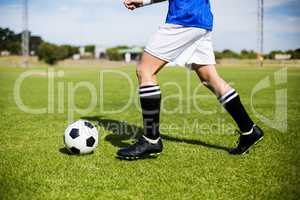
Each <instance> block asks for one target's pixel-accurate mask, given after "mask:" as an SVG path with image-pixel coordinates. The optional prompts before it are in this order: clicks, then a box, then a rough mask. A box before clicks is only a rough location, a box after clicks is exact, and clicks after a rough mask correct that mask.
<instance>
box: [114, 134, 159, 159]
mask: <svg viewBox="0 0 300 200" xmlns="http://www.w3.org/2000/svg"><path fill="white" fill-rule="evenodd" d="M162 150H163V144H162V141H161V139H160V138H159V139H157V140H156V141H154V140H150V139H148V138H146V137H145V136H143V137H141V138H140V139H139V140H138V141H137V142H136V143H135V144H133V145H130V146H129V147H126V148H123V149H120V150H119V151H118V152H117V157H118V158H121V159H126V160H135V159H141V158H147V157H157V156H158V155H159V154H160V153H161V152H162Z"/></svg>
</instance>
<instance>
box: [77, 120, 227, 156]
mask: <svg viewBox="0 0 300 200" xmlns="http://www.w3.org/2000/svg"><path fill="white" fill-rule="evenodd" d="M82 119H86V120H89V121H92V122H95V123H97V125H98V126H100V127H103V128H104V129H105V130H107V131H111V132H112V134H110V135H107V136H106V137H105V140H106V141H108V142H110V143H111V144H112V145H114V146H116V147H126V146H128V145H129V144H128V142H127V141H128V140H129V139H137V138H139V137H140V136H141V135H143V131H144V130H143V128H141V127H139V126H136V125H134V124H128V123H127V122H123V121H118V120H113V119H106V118H104V117H102V116H86V117H82ZM161 137H162V138H163V139H164V140H167V141H171V142H178V143H186V144H191V145H200V146H204V147H207V148H213V149H217V150H223V151H228V150H229V148H228V147H224V146H220V145H216V144H210V143H207V142H204V141H201V140H194V139H188V138H179V137H174V136H169V135H165V134H161Z"/></svg>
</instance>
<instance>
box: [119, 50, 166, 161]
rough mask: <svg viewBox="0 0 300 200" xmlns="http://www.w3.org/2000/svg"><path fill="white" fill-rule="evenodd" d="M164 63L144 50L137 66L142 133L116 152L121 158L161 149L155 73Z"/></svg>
mask: <svg viewBox="0 0 300 200" xmlns="http://www.w3.org/2000/svg"><path fill="white" fill-rule="evenodd" d="M166 63H167V62H166V61H164V60H161V59H158V58H156V57H154V56H152V55H150V54H149V53H147V52H145V53H144V54H143V56H142V59H141V62H140V64H139V65H138V66H137V77H138V81H139V85H140V87H139V95H140V103H141V108H142V115H143V122H144V134H143V136H142V137H141V138H139V140H138V142H137V143H136V144H134V145H132V146H129V147H127V148H124V149H120V150H119V151H118V152H117V154H118V156H120V157H122V158H126V159H136V158H141V157H146V156H149V155H153V154H157V153H160V152H161V151H162V148H163V146H162V142H161V139H160V133H159V115H160V103H161V92H160V87H159V85H158V82H157V78H156V75H157V73H158V72H159V70H160V69H161V68H162V67H163V66H164V65H165V64H166Z"/></svg>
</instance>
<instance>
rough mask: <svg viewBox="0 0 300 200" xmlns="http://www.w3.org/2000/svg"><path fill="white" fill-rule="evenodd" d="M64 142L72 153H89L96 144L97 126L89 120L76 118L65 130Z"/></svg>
mask: <svg viewBox="0 0 300 200" xmlns="http://www.w3.org/2000/svg"><path fill="white" fill-rule="evenodd" d="M64 142H65V146H66V148H67V149H68V150H69V151H70V152H71V153H73V154H87V153H91V152H92V151H94V150H95V149H96V147H97V145H98V131H97V128H96V127H95V126H93V124H92V123H91V122H89V121H86V120H78V121H76V122H74V123H72V124H70V125H69V126H68V127H67V129H66V130H65V134H64Z"/></svg>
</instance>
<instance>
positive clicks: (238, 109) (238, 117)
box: [219, 89, 254, 133]
mask: <svg viewBox="0 0 300 200" xmlns="http://www.w3.org/2000/svg"><path fill="white" fill-rule="evenodd" d="M219 101H220V103H221V104H222V105H223V106H224V107H225V109H226V110H227V111H228V112H229V114H230V115H231V116H232V118H233V119H234V121H235V122H236V123H237V125H238V127H239V129H240V131H241V132H242V133H243V132H249V131H250V130H251V129H252V128H253V126H254V123H253V121H252V120H251V119H250V117H249V115H248V113H247V112H246V110H245V108H244V106H243V104H242V103H241V100H240V97H239V95H238V93H237V92H236V91H235V90H234V89H231V90H230V91H228V92H227V93H226V94H225V95H223V96H222V97H220V98H219Z"/></svg>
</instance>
